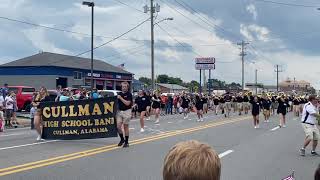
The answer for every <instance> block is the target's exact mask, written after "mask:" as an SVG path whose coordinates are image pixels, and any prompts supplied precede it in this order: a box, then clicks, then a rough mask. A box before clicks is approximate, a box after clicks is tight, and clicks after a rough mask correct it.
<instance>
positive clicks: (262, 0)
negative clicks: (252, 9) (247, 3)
mask: <svg viewBox="0 0 320 180" xmlns="http://www.w3.org/2000/svg"><path fill="white" fill-rule="evenodd" d="M254 1H256V2H264V3H270V4H278V5H284V6H293V7H304V8H317V7H319V6H315V5H304V4H294V3H285V2H276V1H270V0H254Z"/></svg>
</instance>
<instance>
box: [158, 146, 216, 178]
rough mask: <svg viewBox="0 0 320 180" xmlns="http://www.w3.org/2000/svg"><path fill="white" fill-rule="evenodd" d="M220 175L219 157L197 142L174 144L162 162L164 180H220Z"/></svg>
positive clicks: (208, 147)
mask: <svg viewBox="0 0 320 180" xmlns="http://www.w3.org/2000/svg"><path fill="white" fill-rule="evenodd" d="M220 174H221V163H220V159H219V156H218V155H217V153H216V152H215V151H214V150H213V149H212V148H211V147H210V146H209V145H208V144H204V143H200V142H198V141H186V142H180V143H178V144H176V145H175V146H174V147H172V148H171V150H170V151H169V153H168V154H167V156H166V157H165V160H164V167H163V179H164V180H220Z"/></svg>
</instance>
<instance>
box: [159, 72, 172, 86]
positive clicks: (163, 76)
mask: <svg viewBox="0 0 320 180" xmlns="http://www.w3.org/2000/svg"><path fill="white" fill-rule="evenodd" d="M169 79H170V78H169V76H168V75H166V74H160V75H159V76H158V78H157V82H158V83H166V84H167V83H169Z"/></svg>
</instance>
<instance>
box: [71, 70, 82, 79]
mask: <svg viewBox="0 0 320 180" xmlns="http://www.w3.org/2000/svg"><path fill="white" fill-rule="evenodd" d="M73 79H82V72H78V71H74V72H73Z"/></svg>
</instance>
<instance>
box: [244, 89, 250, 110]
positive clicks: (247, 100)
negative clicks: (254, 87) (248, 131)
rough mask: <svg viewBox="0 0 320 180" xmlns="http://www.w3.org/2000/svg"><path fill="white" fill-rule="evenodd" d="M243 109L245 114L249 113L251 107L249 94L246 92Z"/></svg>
mask: <svg viewBox="0 0 320 180" xmlns="http://www.w3.org/2000/svg"><path fill="white" fill-rule="evenodd" d="M243 109H244V114H248V111H249V109H250V102H249V97H248V94H245V95H244V96H243Z"/></svg>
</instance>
